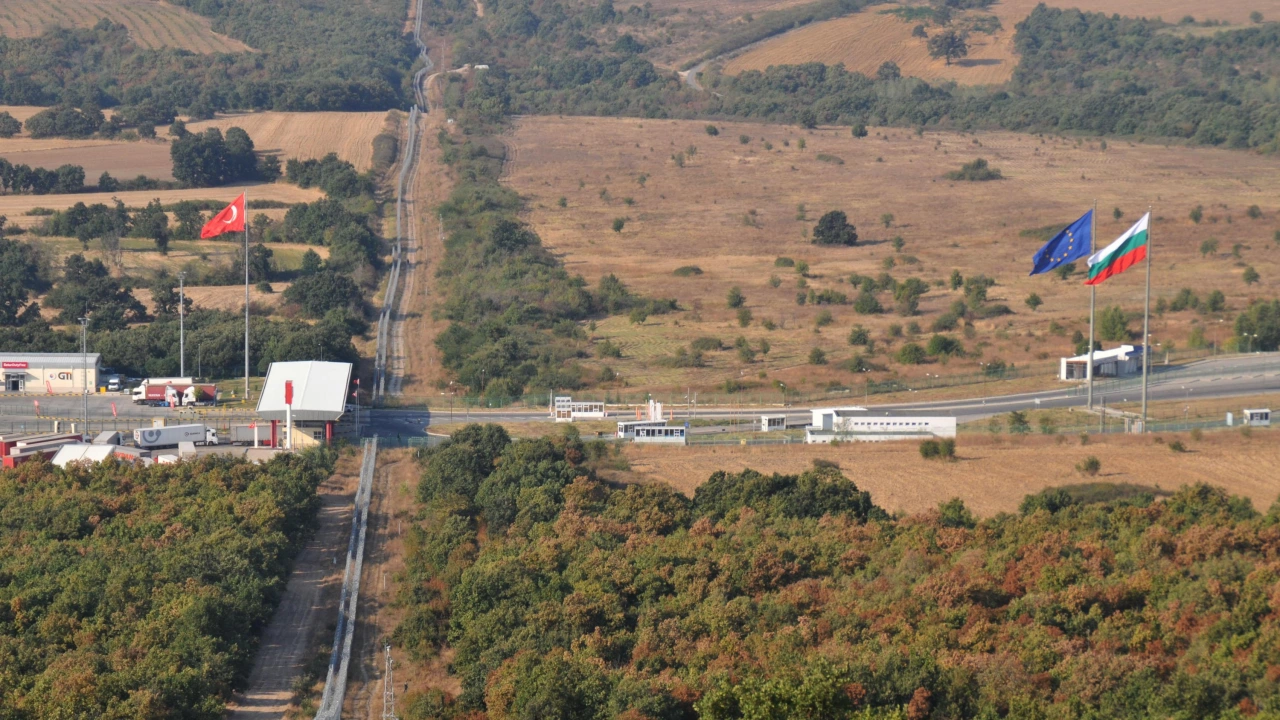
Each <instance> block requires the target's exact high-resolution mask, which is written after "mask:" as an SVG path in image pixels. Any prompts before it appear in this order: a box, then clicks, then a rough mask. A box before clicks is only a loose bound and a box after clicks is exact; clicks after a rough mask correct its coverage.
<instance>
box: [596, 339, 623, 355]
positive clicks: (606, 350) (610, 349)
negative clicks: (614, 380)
mask: <svg viewBox="0 0 1280 720" xmlns="http://www.w3.org/2000/svg"><path fill="white" fill-rule="evenodd" d="M596 355H598V356H599V357H602V358H620V357H622V348H620V347H618V346H617V345H614V344H613V341H611V340H602V341H601V342H600V344H599V345H596Z"/></svg>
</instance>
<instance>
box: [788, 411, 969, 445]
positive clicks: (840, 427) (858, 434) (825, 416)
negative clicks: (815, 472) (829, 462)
mask: <svg viewBox="0 0 1280 720" xmlns="http://www.w3.org/2000/svg"><path fill="white" fill-rule="evenodd" d="M812 412H813V423H812V424H811V425H810V426H809V427H807V428H805V430H804V441H805V442H806V443H811V444H812V443H829V442H831V441H833V440H839V441H840V442H882V441H886V440H912V439H927V438H939V437H942V438H953V437H955V436H956V419H955V417H954V416H951V415H880V414H872V413H871V412H870V411H868V410H867V409H866V408H864V407H846V408H820V409H816V410H813V411H812Z"/></svg>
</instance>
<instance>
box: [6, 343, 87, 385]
mask: <svg viewBox="0 0 1280 720" xmlns="http://www.w3.org/2000/svg"><path fill="white" fill-rule="evenodd" d="M86 360H87V362H86ZM101 362H102V356H101V355H99V354H98V353H88V354H87V355H81V354H80V353H7V352H0V370H2V371H3V372H4V387H3V390H0V392H3V393H4V394H9V395H11V394H14V393H82V392H84V389H85V388H86V387H87V388H89V392H97V391H98V366H99V364H100V363H101Z"/></svg>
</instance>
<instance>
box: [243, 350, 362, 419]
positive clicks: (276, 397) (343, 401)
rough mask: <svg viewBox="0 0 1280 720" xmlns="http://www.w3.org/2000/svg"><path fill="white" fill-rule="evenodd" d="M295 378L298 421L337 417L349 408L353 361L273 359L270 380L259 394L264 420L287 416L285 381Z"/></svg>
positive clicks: (294, 393)
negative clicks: (348, 398) (348, 397)
mask: <svg viewBox="0 0 1280 720" xmlns="http://www.w3.org/2000/svg"><path fill="white" fill-rule="evenodd" d="M286 380H292V381H293V419H294V420H295V421H333V420H337V419H338V418H340V417H342V413H343V412H344V411H345V410H346V406H347V396H348V394H349V393H350V390H349V389H348V387H349V385H350V384H351V363H343V362H319V361H315V360H308V361H303V362H277V363H271V367H270V368H268V369H267V381H266V383H264V384H263V386H262V397H260V398H258V416H259V417H261V418H263V419H264V420H284V419H285V414H286V412H285V404H284V384H285V381H286Z"/></svg>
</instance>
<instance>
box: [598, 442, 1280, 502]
mask: <svg viewBox="0 0 1280 720" xmlns="http://www.w3.org/2000/svg"><path fill="white" fill-rule="evenodd" d="M1276 432H1277V431H1266V432H1258V433H1254V435H1253V437H1252V438H1244V437H1241V436H1240V434H1239V433H1234V432H1217V433H1207V434H1205V436H1204V438H1203V439H1202V440H1200V441H1193V440H1191V439H1190V438H1189V437H1188V436H1186V435H1182V436H1173V435H1165V436H1164V440H1165V441H1166V442H1172V441H1173V440H1175V439H1178V440H1181V441H1182V442H1183V444H1184V445H1186V446H1187V449H1188V450H1189V451H1190V452H1187V453H1182V454H1178V453H1174V452H1171V451H1170V450H1169V448H1168V446H1167V445H1163V444H1157V443H1155V442H1154V441H1153V440H1152V439H1151V438H1150V437H1138V436H1120V435H1110V436H1103V437H1096V436H1095V438H1093V439H1091V440H1090V442H1089V445H1088V446H1087V447H1081V446H1080V443H1079V441H1078V440H1076V439H1074V438H1063V442H1059V440H1058V439H1057V438H1053V437H1036V436H1032V437H1025V438H1020V439H1013V438H1008V437H1005V438H996V439H992V438H988V437H971V436H961V438H960V441H959V446H958V447H957V449H956V455H957V456H958V458H959V459H958V460H957V461H956V462H953V463H947V462H938V461H932V460H924V459H922V458H921V457H920V452H919V449H918V447H917V443H914V442H893V443H851V444H844V445H840V446H836V447H832V446H829V445H826V446H824V445H763V446H754V447H741V446H738V447H734V446H726V447H657V446H643V445H634V444H631V445H627V446H626V449H625V454H626V457H627V459H628V460H629V461H630V463H631V471H630V472H626V473H619V479H625V480H630V481H633V482H665V483H669V484H670V485H672V486H674V487H675V488H676V489H677V490H679V491H681V492H683V493H685V494H690V495H691V494H692V493H693V491H694V490H695V489H696V488H697V487H698V485H701V484H702V483H703V482H706V480H707V478H708V477H710V476H711V474H712V473H714V472H715V471H717V470H726V471H729V472H740V471H741V470H743V469H746V468H752V469H755V470H757V471H759V472H762V473H766V474H767V473H773V472H778V473H796V472H800V471H803V470H804V469H806V468H808V467H810V466H811V465H812V463H813V461H814V460H815V459H822V460H828V461H832V462H837V463H839V464H840V466H841V467H842V468H843V471H844V473H845V475H846V476H848V477H849V479H851V480H853V481H854V483H856V484H857V485H858V487H859V488H860V489H862V490H867V491H869V492H870V493H871V498H872V500H873V501H875V503H876V504H878V505H880V506H881V507H883V508H885V509H886V510H889V511H890V512H893V511H897V510H902V511H905V512H907V513H918V512H923V511H926V510H929V509H930V508H934V507H937V505H938V503H941V502H945V501H946V500H948V499H950V498H953V497H959V498H961V499H962V500H964V502H965V505H967V506H968V507H969V508H970V509H971V510H972V511H973V512H974V513H976V514H978V515H981V516H988V517H989V516H991V515H995V514H996V513H999V512H1017V509H1018V503H1020V502H1021V501H1022V498H1023V497H1025V496H1026V495H1028V494H1030V493H1035V492H1039V491H1040V490H1043V489H1045V488H1048V487H1056V486H1061V485H1072V484H1077V483H1082V482H1105V483H1133V484H1138V485H1145V486H1148V487H1157V488H1160V489H1163V490H1175V489H1177V488H1178V487H1180V486H1182V485H1186V484H1191V483H1197V482H1205V483H1209V484H1211V485H1217V486H1220V487H1223V488H1226V489H1227V491H1228V492H1231V493H1233V494H1236V495H1241V496H1244V497H1247V498H1249V499H1250V500H1252V501H1253V506H1254V507H1255V508H1256V509H1258V510H1260V511H1262V512H1266V511H1267V508H1269V507H1270V506H1271V504H1272V503H1273V502H1275V501H1276V499H1277V496H1280V481H1278V480H1277V478H1280V443H1277V442H1276V437H1274V436H1275V434H1276ZM1090 455H1093V456H1095V457H1097V458H1098V459H1099V460H1100V461H1101V462H1102V471H1101V472H1100V473H1099V474H1098V476H1097V477H1096V478H1085V477H1083V476H1081V475H1080V474H1079V473H1077V472H1076V471H1075V469H1074V468H1075V464H1076V463H1078V462H1080V461H1081V460H1083V459H1084V458H1086V457H1088V456H1090Z"/></svg>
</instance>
